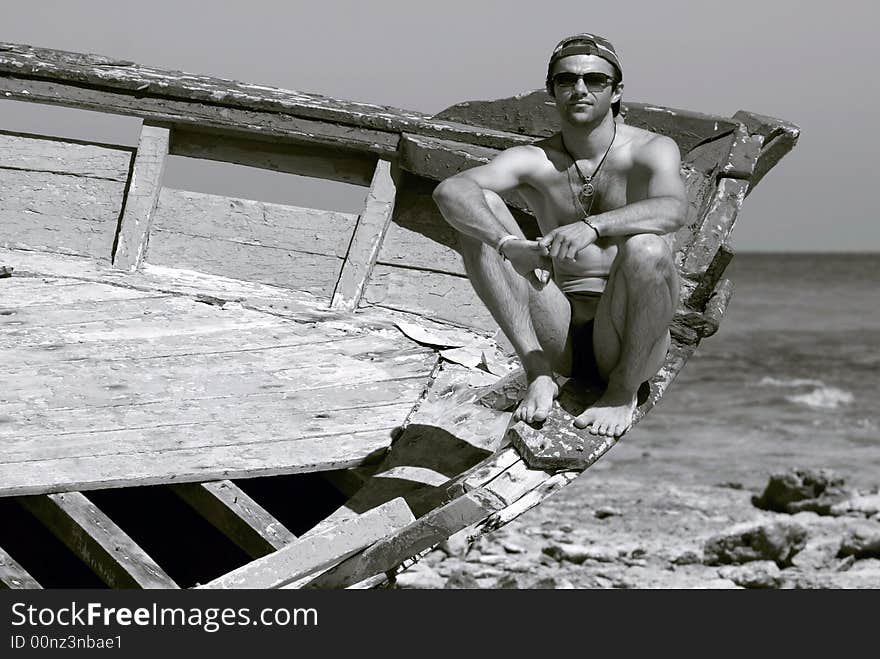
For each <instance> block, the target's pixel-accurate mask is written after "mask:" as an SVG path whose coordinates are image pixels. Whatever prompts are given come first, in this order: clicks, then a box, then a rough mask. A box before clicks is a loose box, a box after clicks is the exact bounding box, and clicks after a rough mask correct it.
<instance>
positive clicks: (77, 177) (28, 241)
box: [0, 139, 131, 261]
mask: <svg viewBox="0 0 880 659" xmlns="http://www.w3.org/2000/svg"><path fill="white" fill-rule="evenodd" d="M47 143H48V144H50V145H51V154H50V155H49V156H47V157H44V156H43V155H42V149H43V146H44V144H47ZM58 144H59V143H57V142H51V141H48V142H47V141H43V140H36V139H28V140H23V141H22V142H19V151H22V150H24V151H27V152H29V153H30V154H31V156H32V157H31V158H30V160H31V162H30V164H31V165H32V166H34V167H36V169H33V170H31V169H28V168H27V167H20V168H13V167H2V166H0V226H2V227H3V232H2V234H0V247H21V248H25V249H32V250H43V251H52V252H60V253H67V254H81V255H84V256H90V257H92V258H98V259H102V260H104V261H108V260H109V258H110V253H111V249H112V246H113V239H114V236H115V233H116V226H117V223H118V220H119V212H120V208H121V206H122V199H123V191H124V188H125V183H124V179H123V181H120V180H117V178H116V177H115V176H113V175H111V176H110V177H101V176H91V175H90V174H92V173H94V169H95V167H96V162H95V160H100V161H102V163H103V165H104V167H106V169H107V170H110V171H111V172H116V173H117V174H119V173H123V174H124V175H127V172H128V167H127V164H126V163H125V161H126V159H130V157H131V154H130V152H128V151H122V150H113V149H106V148H103V149H97V148H95V149H85V148H84V147H81V146H79V145H67V144H66V143H63V144H64V145H65V147H69V149H68V153H69V156H70V158H69V160H68V162H67V166H66V168H61V171H60V172H59V173H56V172H54V171H46V170H47V169H48V166H51V165H52V164H53V163H52V162H49V163H46V162H36V161H40V160H43V161H45V160H47V159H48V160H54V159H55V158H56V157H62V156H61V155H60V154H62V153H64V152H65V148H59V146H58ZM22 164H23V165H27V164H28V158H24V162H23V163H22ZM76 170H83V171H81V172H77V171H76Z"/></svg>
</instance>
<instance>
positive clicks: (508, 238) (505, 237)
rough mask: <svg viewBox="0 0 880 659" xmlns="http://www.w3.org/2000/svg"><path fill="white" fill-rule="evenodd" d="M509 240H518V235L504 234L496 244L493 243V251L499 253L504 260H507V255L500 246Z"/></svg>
mask: <svg viewBox="0 0 880 659" xmlns="http://www.w3.org/2000/svg"><path fill="white" fill-rule="evenodd" d="M511 240H519V236H514V235H513V234H512V233H511V234H508V235H506V236H504V238H502V239H501V240H499V241H498V244H497V245H495V251H496V252H498V253H499V254H501V258H503V259H504V260H505V261H506V260H507V257H506V256H505V255H504V252H503V251H502V248H503V247H504V246H505V245H506V244H507V243H509V242H510V241H511Z"/></svg>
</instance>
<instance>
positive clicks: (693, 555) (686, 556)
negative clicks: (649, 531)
mask: <svg viewBox="0 0 880 659" xmlns="http://www.w3.org/2000/svg"><path fill="white" fill-rule="evenodd" d="M672 562H673V563H674V564H675V565H694V564H696V563H702V562H703V556H702V555H701V554H698V553H697V552H695V551H694V550H693V549H686V550H685V551H683V552H682V553H680V554H679V555H678V556H676V557H675V558H673V559H672Z"/></svg>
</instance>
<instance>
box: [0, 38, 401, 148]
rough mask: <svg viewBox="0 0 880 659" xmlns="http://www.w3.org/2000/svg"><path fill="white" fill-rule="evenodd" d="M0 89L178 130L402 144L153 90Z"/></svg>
mask: <svg viewBox="0 0 880 659" xmlns="http://www.w3.org/2000/svg"><path fill="white" fill-rule="evenodd" d="M0 56H2V52H0ZM0 66H2V64H0ZM0 94H3V95H4V96H5V97H6V98H8V99H11V100H15V101H28V102H35V103H46V104H49V105H64V106H67V107H73V108H79V109H83V110H92V111H96V112H110V113H113V114H123V115H130V116H136V117H141V118H143V119H144V121H149V122H151V123H157V124H165V125H167V126H169V127H170V128H174V129H176V128H178V127H181V128H184V129H191V128H196V127H201V128H203V129H204V128H208V129H225V130H235V131H244V132H250V133H255V134H258V135H260V136H263V137H274V138H280V139H283V140H285V141H288V142H290V143H292V144H305V145H308V146H323V147H339V148H343V149H346V150H354V151H358V152H360V153H372V154H377V155H380V156H381V155H384V156H391V155H393V154H394V153H395V152H396V150H397V143H398V136H397V134H396V133H389V132H385V131H381V130H372V129H370V128H360V127H354V128H353V127H351V126H343V125H340V124H336V123H331V121H316V120H313V119H303V118H300V117H295V116H292V115H289V114H280V113H277V112H259V111H254V110H246V109H239V108H235V107H225V106H222V105H218V104H216V103H210V102H205V103H199V102H193V101H188V100H172V99H169V98H167V97H156V96H152V95H150V96H133V95H130V94H120V93H118V92H114V91H110V90H108V89H107V88H106V87H103V88H89V87H86V86H80V85H76V84H68V83H63V82H54V81H49V80H26V79H18V78H8V77H0Z"/></svg>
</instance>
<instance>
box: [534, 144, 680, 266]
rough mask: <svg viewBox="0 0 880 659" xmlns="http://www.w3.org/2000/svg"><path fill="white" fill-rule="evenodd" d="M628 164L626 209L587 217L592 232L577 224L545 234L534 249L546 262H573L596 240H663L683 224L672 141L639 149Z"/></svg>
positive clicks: (677, 161)
mask: <svg viewBox="0 0 880 659" xmlns="http://www.w3.org/2000/svg"><path fill="white" fill-rule="evenodd" d="M633 159H634V162H633V173H632V175H631V176H630V179H629V181H628V182H627V204H626V205H625V206H622V207H620V208H617V209H615V210H611V211H607V212H605V213H598V214H596V215H592V216H590V218H589V219H590V224H591V225H592V226H593V227H595V231H594V230H593V229H591V228H590V227H589V226H587V225H586V224H585V223H583V222H575V223H573V224H567V225H565V226H562V227H559V228H558V229H554V230H553V231H551V232H550V233H548V234H547V235H546V236H544V238H542V239H541V241H540V243H541V244H542V245H545V246H546V247H547V248H548V249H549V251H550V254H551V256H553V257H559V258H571V259H573V258H575V256H576V255H577V253H578V252H579V251H580V250H582V249H583V248H584V247H586V246H587V245H590V244H592V243H593V242H595V241H596V239H597V238H598V237H599V236H603V237H604V236H628V235H632V234H637V233H655V234H665V233H672V232H673V231H676V230H678V229H679V228H680V227H681V226H682V225H683V224H684V221H685V216H686V213H687V193H686V191H685V188H684V181H683V180H682V178H681V155H680V154H679V150H678V145H677V144H676V143H675V141H674V140H672V139H671V138H668V137H661V136H658V137H655V138H654V139H652V140H651V141H650V142H648V143H647V144H645V145H644V146H643V147H642V148H641V149H639V151H638V152H637V153H636V154H634V156H633Z"/></svg>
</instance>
